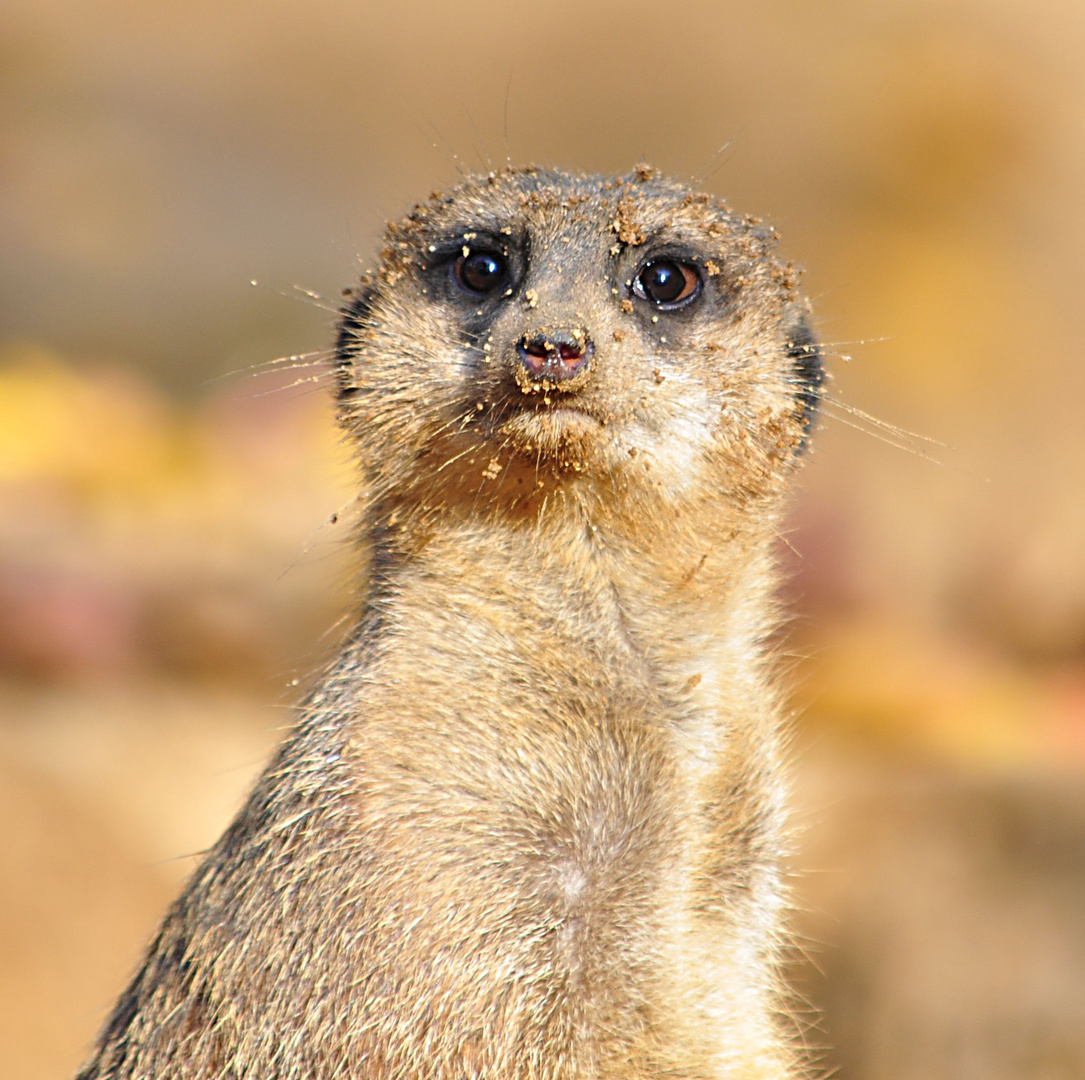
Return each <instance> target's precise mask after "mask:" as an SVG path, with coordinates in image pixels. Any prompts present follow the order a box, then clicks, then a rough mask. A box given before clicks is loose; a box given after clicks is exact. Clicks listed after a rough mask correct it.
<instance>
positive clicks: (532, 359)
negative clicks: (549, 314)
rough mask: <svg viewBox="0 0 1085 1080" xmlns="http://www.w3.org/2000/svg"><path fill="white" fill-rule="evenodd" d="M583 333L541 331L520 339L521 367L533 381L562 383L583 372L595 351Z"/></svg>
mask: <svg viewBox="0 0 1085 1080" xmlns="http://www.w3.org/2000/svg"><path fill="white" fill-rule="evenodd" d="M594 351H595V350H594V346H593V345H592V343H591V339H590V338H589V337H588V335H587V334H586V333H585V332H584V331H582V330H573V331H569V330H557V331H549V332H547V331H539V332H537V333H535V334H525V335H524V336H523V337H522V338H521V339H520V345H519V353H520V367H521V369H522V370H523V371H524V373H525V374H526V375H527V376H528V378H530V379H531V380H532V381H533V382H536V383H539V382H546V383H554V384H557V383H560V382H563V381H565V380H568V379H571V378H572V377H573V376H574V375H576V374H577V372H579V371H581V370H583V368H584V366H585V364H586V363H587V360H588V358H589V357H590V356H591V355H592V353H593V352H594Z"/></svg>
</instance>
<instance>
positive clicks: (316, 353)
mask: <svg viewBox="0 0 1085 1080" xmlns="http://www.w3.org/2000/svg"><path fill="white" fill-rule="evenodd" d="M334 356H335V350H334V349H314V350H313V351H312V352H305V353H294V354H293V355H291V356H277V357H276V358H275V359H274V360H261V361H260V362H259V363H256V364H250V365H249V366H248V367H243V368H236V369H235V370H234V371H224V372H223V373H222V374H220V375H213V376H211V378H209V379H204V380H203V382H202V383H200V385H201V386H213V385H214V384H215V383H219V382H222V381H224V380H225V379H232V378H235V377H237V376H240V375H247V376H250V377H251V378H257V377H258V376H262V375H268V374H271V373H273V372H276V371H294V370H297V369H299V368H306V367H314V366H316V365H317V364H321V363H323V362H324V361H326V360H331V359H332V358H333V357H334Z"/></svg>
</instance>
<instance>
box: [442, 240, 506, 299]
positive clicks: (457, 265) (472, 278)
mask: <svg viewBox="0 0 1085 1080" xmlns="http://www.w3.org/2000/svg"><path fill="white" fill-rule="evenodd" d="M507 271H508V264H507V263H506V262H505V259H504V257H503V256H501V255H498V254H497V253H496V252H493V251H474V252H472V251H468V250H467V249H466V248H465V249H464V254H463V255H461V256H460V257H459V258H458V259H457V260H456V261H455V262H454V263H453V264H452V273H453V276H454V277H455V278H456V281H457V282H458V284H459V285H460V286H462V287H463V288H464V289H466V290H467V291H468V292H472V293H477V294H478V295H479V296H485V295H486V294H487V293H492V292H493V291H494V290H495V289H496V288H498V286H500V285H501V284H502V283H503V282H504V280H505V277H506V275H507Z"/></svg>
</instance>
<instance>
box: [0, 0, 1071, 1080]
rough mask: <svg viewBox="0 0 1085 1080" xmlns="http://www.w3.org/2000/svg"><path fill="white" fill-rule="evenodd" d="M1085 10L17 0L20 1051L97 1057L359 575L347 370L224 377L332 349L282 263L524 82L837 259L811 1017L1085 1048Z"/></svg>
mask: <svg viewBox="0 0 1085 1080" xmlns="http://www.w3.org/2000/svg"><path fill="white" fill-rule="evenodd" d="M1083 50H1085V8H1083V7H1082V6H1081V5H1080V4H1077V3H1070V2H1065V3H1061V4H1060V3H1059V2H1057V0H1047V2H1045V3H1043V4H1040V5H1036V4H1030V5H1026V4H1025V3H1023V2H1020V3H1018V2H1011V0H984V2H982V3H981V2H980V0H949V2H943V3H938V4H935V3H933V2H932V3H924V2H921V0H886V2H884V3H878V4H863V3H859V2H858V0H850V2H848V0H837V2H829V3H822V4H817V5H813V4H801V3H797V2H794V0H789V2H785V0H769V2H766V3H761V4H757V5H753V4H749V5H741V6H740V5H734V6H731V5H726V4H719V3H708V2H700V3H697V2H691V3H685V4H683V5H681V6H680V7H673V6H671V7H668V6H666V5H663V4H660V3H659V2H658V0H657V2H655V3H646V2H640V0H629V2H627V3H623V4H606V3H602V2H600V0H596V2H593V3H583V2H580V3H573V2H572V0H556V2H553V3H549V4H547V5H508V6H505V7H503V8H502V9H501V11H500V14H499V13H498V12H497V10H496V9H492V8H488V9H485V10H482V9H479V10H478V11H475V12H473V13H471V14H466V13H465V12H464V10H463V9H462V7H461V6H459V5H452V4H447V3H446V4H440V3H436V2H433V0H431V2H426V3H418V4H414V5H400V6H399V7H397V8H392V7H391V6H380V7H378V6H377V5H373V4H367V3H361V2H355V3H351V4H348V3H345V2H343V3H340V2H333V0H314V2H311V3H308V4H306V5H304V6H301V5H297V4H288V3H286V2H285V0H283V2H276V0H265V2H263V3H261V4H259V5H256V4H250V5H246V4H239V3H231V4H226V5H222V4H210V3H206V4H205V3H202V2H200V0H188V2H186V3H184V4H181V3H175V2H169V3H162V4H155V5H146V4H136V3H133V2H131V0H114V2H110V0H92V2H90V3H80V4H74V3H63V2H60V0H51V2H50V0H45V2H35V3H30V2H29V0H7V2H6V3H5V5H4V6H3V7H2V8H0V251H2V252H3V254H2V256H0V821H2V822H3V828H2V829H0V1047H2V1048H3V1049H2V1053H0V1057H2V1061H3V1067H2V1068H0V1073H2V1074H3V1075H4V1076H8V1075H10V1076H12V1077H20V1078H23V1077H25V1078H27V1080H38V1078H41V1080H44V1078H46V1077H63V1076H65V1075H67V1074H70V1073H71V1072H72V1071H73V1070H74V1068H75V1066H76V1064H77V1062H78V1060H79V1059H80V1057H81V1055H82V1053H83V1052H84V1051H85V1049H86V1047H87V1045H88V1043H89V1041H90V1040H91V1038H92V1037H93V1034H94V1031H95V1029H96V1028H97V1026H98V1025H99V1023H100V1022H101V1020H102V1018H103V1015H104V1012H105V1010H106V1009H107V1008H108V1006H109V1004H110V1002H111V999H112V998H113V997H114V996H115V994H116V993H117V992H118V990H119V989H120V987H121V985H122V983H123V981H124V979H125V977H126V974H127V973H128V972H129V971H130V970H131V968H132V966H133V965H134V963H135V962H136V959H137V956H138V952H139V949H140V947H141V945H142V943H143V942H144V941H145V940H146V938H147V936H148V935H149V934H150V933H151V931H152V929H153V927H154V925H155V923H156V921H157V920H158V918H159V917H160V916H161V913H162V911H163V910H164V908H165V906H166V905H167V904H168V902H169V900H170V898H171V896H173V895H174V893H175V892H176V889H177V887H178V885H179V882H180V881H181V879H182V878H183V876H184V875H185V874H186V873H187V872H189V870H190V869H191V867H192V866H193V857H194V853H197V852H198V851H199V850H201V849H202V848H204V847H205V846H206V845H207V844H209V843H210V842H211V841H212V840H213V839H214V838H215V836H216V835H217V834H218V832H219V831H220V829H221V828H222V826H223V824H224V823H225V821H226V820H227V819H228V818H229V816H230V814H231V812H232V810H233V808H234V807H236V805H237V803H238V800H239V799H240V798H241V797H242V794H243V792H244V790H245V788H246V786H247V784H248V783H250V782H251V779H252V777H253V775H254V774H255V771H256V770H257V769H258V768H259V765H260V762H261V761H262V760H263V759H264V757H265V756H266V754H267V753H268V750H269V748H270V747H271V746H272V745H273V744H274V742H275V741H276V739H278V738H279V737H280V734H281V730H282V728H283V726H284V725H286V724H288V723H289V720H290V715H291V713H290V707H291V704H292V703H293V702H294V701H296V700H297V696H298V694H299V693H300V689H301V685H302V684H304V682H305V680H306V679H307V678H309V677H310V676H311V673H312V672H314V671H315V670H317V669H318V667H319V665H320V662H321V659H322V657H323V656H325V655H326V654H327V652H328V651H329V650H330V649H332V648H333V647H334V643H335V641H336V637H337V632H338V631H337V630H336V625H337V620H338V619H339V618H340V616H341V615H342V614H343V612H344V611H345V610H346V609H347V607H348V605H349V596H350V572H351V571H350V559H349V550H348V547H347V544H346V542H345V541H346V532H347V527H346V523H347V522H348V521H349V518H350V513H349V509H350V500H351V485H350V473H349V469H348V468H347V467H346V466H345V465H344V463H343V462H342V461H341V460H340V457H339V452H338V449H337V443H336V440H335V435H334V433H333V431H332V428H331V423H330V415H329V411H328V408H327V402H326V401H325V398H324V393H323V387H322V385H321V384H320V380H319V379H317V380H316V381H307V380H309V379H310V377H311V376H312V375H313V371H312V370H310V369H307V368H301V369H290V368H289V367H288V365H279V366H278V367H277V368H276V369H274V370H273V371H272V372H271V374H267V375H261V374H259V373H258V372H253V371H246V372H245V373H243V374H242V375H239V376H234V377H231V378H226V379H219V380H218V381H212V382H209V381H208V380H212V379H217V377H219V376H221V375H223V373H225V372H227V371H229V370H233V369H236V368H243V369H244V368H247V367H248V366H249V365H252V364H259V363H261V362H263V361H267V360H269V359H271V358H273V357H275V356H278V355H281V354H283V353H289V352H292V351H298V352H300V351H304V350H307V349H314V348H315V349H319V348H321V347H323V346H324V345H325V344H326V343H327V341H328V339H329V327H330V322H331V318H332V316H331V314H330V313H329V312H328V311H327V310H326V309H325V308H326V306H327V305H323V304H322V302H320V301H317V302H316V303H313V302H309V301H308V300H306V299H305V298H304V297H303V298H302V302H295V301H294V300H291V299H284V298H282V297H280V296H279V295H277V292H278V291H284V292H292V291H293V290H292V288H291V287H292V285H293V283H294V282H300V283H301V284H302V285H304V286H306V287H307V288H310V289H314V290H316V291H317V292H319V293H321V294H323V295H326V296H329V297H332V298H333V300H332V303H331V306H334V297H335V296H336V295H337V293H336V290H337V289H338V287H339V286H340V285H343V284H346V283H347V282H349V280H350V278H351V277H352V276H353V275H354V273H355V272H356V270H357V268H358V266H357V260H358V259H361V260H362V261H363V262H364V261H365V260H366V259H367V258H368V253H369V252H370V251H372V249H373V247H374V239H375V236H376V232H377V229H378V227H379V224H380V222H381V221H382V220H383V219H384V218H385V217H387V216H389V215H391V214H394V213H397V212H399V210H401V209H402V208H403V206H404V204H405V202H407V201H409V200H410V199H411V198H413V197H415V196H417V195H421V194H424V193H425V192H426V191H428V190H429V189H430V188H431V187H433V186H434V185H436V184H444V183H447V182H449V181H450V180H451V179H452V178H453V177H454V175H455V162H454V161H453V160H452V157H453V155H456V156H458V158H460V159H462V160H464V161H465V162H466V163H467V165H468V167H471V168H477V167H480V166H481V165H482V163H483V162H484V161H485V159H486V158H487V156H489V157H491V158H493V159H497V160H498V161H503V160H504V158H505V155H506V127H507V146H508V151H507V152H508V153H509V154H510V155H511V156H512V158H513V159H514V160H516V161H522V160H538V161H541V162H543V163H550V162H553V163H559V164H564V165H568V166H572V167H580V168H586V169H598V170H608V171H612V170H618V169H621V170H624V169H627V168H628V167H629V166H630V165H631V164H632V163H633V162H634V161H637V160H640V159H642V158H645V157H647V158H649V159H651V160H653V161H654V162H656V163H657V164H659V165H660V166H662V167H663V168H664V169H666V170H667V171H668V172H672V173H675V174H678V175H683V176H689V175H703V174H710V175H708V176H707V178H706V180H705V186H706V187H707V188H708V189H709V190H713V191H718V192H720V193H721V194H724V195H726V196H727V197H729V198H730V199H731V200H732V201H733V202H734V204H735V205H736V206H738V207H740V208H741V209H743V210H747V211H750V212H754V213H759V214H763V215H765V216H767V217H769V218H770V219H771V220H772V221H774V222H775V223H776V224H777V225H778V226H779V227H780V229H781V232H782V233H783V235H784V237H785V248H786V250H787V252H788V253H789V254H790V255H792V256H794V257H795V258H796V259H797V260H798V261H799V262H801V263H803V264H805V265H807V266H808V267H809V271H808V275H807V286H808V289H809V291H810V292H811V294H812V295H813V296H814V298H815V303H816V307H817V311H818V314H819V320H820V327H821V331H822V335H823V337H824V339H825V340H826V341H827V342H829V343H830V345H829V351H830V353H831V354H832V356H831V364H832V367H833V370H834V373H835V382H834V384H833V386H832V390H831V393H832V397H833V403H830V404H829V405H827V408H826V415H825V420H824V423H823V425H822V428H821V430H820V432H819V435H818V440H817V447H816V450H815V452H814V454H813V455H812V459H811V462H810V468H809V469H808V471H807V475H806V478H805V481H804V490H803V493H802V495H801V497H800V499H799V500H798V502H797V505H796V510H795V515H794V529H793V532H792V533H791V534H790V535H789V537H788V542H787V545H785V546H783V547H782V557H783V559H784V561H785V562H786V563H787V565H788V569H789V572H790V574H791V579H790V580H791V583H790V585H789V587H788V601H789V604H790V605H791V607H792V609H793V610H794V612H795V614H796V616H797V617H796V621H795V624H794V627H793V632H792V635H791V637H790V639H789V640H788V642H787V643H786V644H785V645H784V646H783V647H782V648H783V656H782V657H781V665H782V666H783V667H785V668H786V669H787V671H788V677H789V678H791V680H792V682H793V684H794V686H795V707H796V717H797V719H796V746H795V759H796V774H797V775H796V796H797V797H796V803H797V812H796V820H797V823H798V824H799V826H800V829H801V830H802V832H801V838H800V844H799V851H798V853H797V855H796V857H795V866H796V879H795V880H796V890H797V907H798V909H799V912H798V915H797V922H798V929H799V931H800V935H801V941H802V942H803V945H804V947H805V950H806V953H807V955H808V959H807V960H799V961H797V962H796V970H795V979H796V984H797V987H798V991H799V992H800V994H801V995H802V996H803V997H804V998H805V999H806V1000H807V1001H808V1002H809V1007H807V1008H806V1009H805V1013H803V1014H802V1015H803V1017H804V1019H803V1020H802V1024H803V1026H804V1027H805V1026H806V1023H807V1020H810V1023H811V1024H812V1025H813V1026H811V1027H810V1028H809V1030H806V1031H805V1034H804V1037H805V1039H806V1041H807V1043H808V1044H809V1045H810V1046H811V1047H812V1048H815V1049H816V1048H817V1047H822V1046H828V1047H830V1048H831V1049H829V1050H828V1051H826V1052H824V1053H823V1054H822V1057H821V1062H822V1064H823V1065H824V1066H826V1067H837V1068H838V1069H839V1075H840V1076H842V1077H844V1078H846V1080H904V1078H917V1080H918V1078H926V1080H930V1078H940V1077H947V1078H948V1077H954V1078H965V1080H967V1078H971V1077H976V1078H984V1080H987V1078H991V1080H1001V1078H1003V1077H1004V1078H1006V1080H1009V1078H1028V1080H1031V1078H1045V1080H1046V1078H1062V1077H1080V1076H1083V1075H1085V559H1083V558H1082V554H1083V552H1085V498H1083V492H1085V425H1083V423H1082V421H1081V417H1080V410H1081V404H1080V403H1081V401H1082V397H1083V390H1085V364H1083V363H1082V348H1081V345H1080V337H1081V334H1080V329H1079V322H1080V315H1079V312H1080V309H1081V297H1082V296H1083V295H1085V258H1083V257H1082V254H1083V252H1085V211H1083V210H1082V208H1081V192H1082V191H1083V190H1085V77H1083V75H1082V73H1081V66H1080V56H1081V55H1082V52H1083ZM506 87H508V91H507V110H506ZM506 111H507V114H508V118H507V125H506V120H505V113H506ZM728 139H730V140H732V143H731V146H730V148H729V149H728V150H727V151H726V152H725V154H723V155H722V157H721V158H720V159H719V160H718V161H717V160H715V159H714V157H713V155H714V153H715V151H716V149H717V148H718V147H719V146H720V145H721V144H723V143H724V142H725V141H726V140H728ZM431 143H436V144H437V149H436V151H435V150H434V148H433V147H432V146H431ZM713 170H715V171H714V172H713ZM358 253H360V255H359V254H358ZM251 278H258V279H260V281H261V282H263V283H265V284H266V285H268V286H270V288H262V289H252V288H250V287H249V286H248V285H247V283H248V281H249V279H251ZM864 342H865V343H864ZM296 380H300V381H298V384H297V385H294V386H292V385H291V384H292V383H294V382H295V381H296ZM849 408H858V409H861V410H864V411H865V412H867V413H870V414H872V415H873V416H876V417H878V418H879V419H880V420H882V421H885V422H887V423H888V424H891V425H899V426H902V427H903V428H905V429H908V431H915V432H919V433H921V434H922V435H923V436H929V437H931V438H933V439H935V440H937V443H929V442H926V441H924V440H923V439H921V438H916V437H913V436H910V435H908V434H907V433H903V432H899V431H896V430H889V429H887V428H884V427H879V426H878V424H877V423H875V422H874V421H872V420H870V419H868V418H866V417H864V416H862V415H859V414H857V413H856V412H854V411H848V410H849ZM856 427H858V428H860V429H863V430H856ZM890 444H895V445H890ZM336 516H337V520H336V521H335V522H334V523H333V517H336ZM295 684H296V685H295ZM811 1009H816V1010H820V1012H821V1014H822V1018H821V1019H820V1020H817V1021H813V1020H812V1019H810V1013H811Z"/></svg>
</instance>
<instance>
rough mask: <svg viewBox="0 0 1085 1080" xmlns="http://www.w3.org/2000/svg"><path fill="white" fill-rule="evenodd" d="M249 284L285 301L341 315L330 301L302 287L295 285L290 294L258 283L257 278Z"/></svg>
mask: <svg viewBox="0 0 1085 1080" xmlns="http://www.w3.org/2000/svg"><path fill="white" fill-rule="evenodd" d="M249 284H250V285H251V286H252V287H253V288H254V289H264V290H265V291H266V292H271V293H274V294H275V295H276V296H281V297H282V298H283V299H284V300H297V301H299V302H300V303H303V304H310V305H311V306H312V307H316V308H320V310H321V311H327V312H329V313H330V314H332V315H335V316H338V315H340V314H341V312H340V310H339V308H338V307H335V306H333V305H332V303H331V301H330V300H326V299H325V298H324V297H323V296H321V295H320V294H319V293H315V292H313V290H312V289H306V288H304V287H303V286H301V285H294V286H293V291H290V292H288V291H286V290H285V289H276V288H274V287H273V286H271V285H265V284H264V283H263V282H262V281H257V280H256V278H253V279H252V280H250V281H249ZM299 294H300V295H299Z"/></svg>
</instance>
